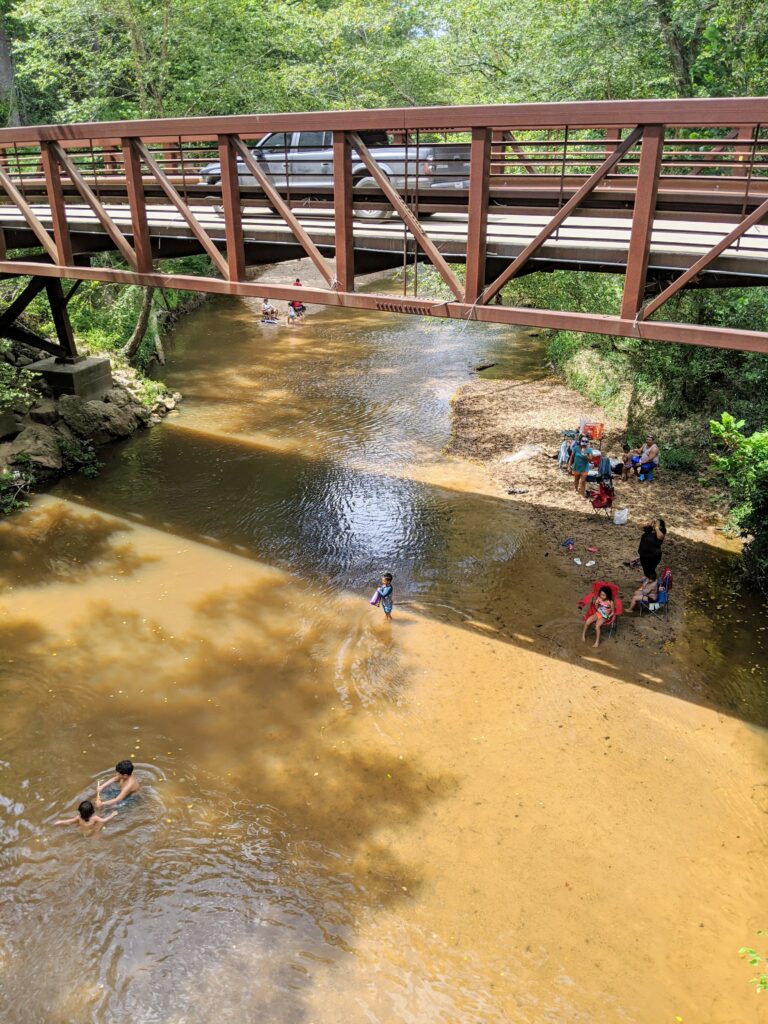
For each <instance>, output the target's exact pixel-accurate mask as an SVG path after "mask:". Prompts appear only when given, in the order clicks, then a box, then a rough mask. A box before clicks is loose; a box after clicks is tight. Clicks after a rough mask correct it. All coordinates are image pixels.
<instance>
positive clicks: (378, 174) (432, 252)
mask: <svg viewBox="0 0 768 1024" xmlns="http://www.w3.org/2000/svg"><path fill="white" fill-rule="evenodd" d="M350 141H351V142H352V146H353V147H354V149H355V151H356V153H357V155H358V156H359V157H360V159H361V160H362V161H363V163H364V164H365V166H366V167H367V168H368V170H369V171H370V174H371V177H372V178H373V180H374V181H375V182H376V184H377V185H378V186H379V188H380V189H381V191H382V192H383V193H384V195H385V196H386V197H387V199H388V200H389V202H390V203H391V204H392V206H393V207H394V209H395V212H396V213H398V214H399V215H400V217H402V219H403V221H404V222H405V226H406V227H407V228H408V230H409V231H410V233H411V234H412V235H413V237H414V238H415V239H416V242H417V243H418V245H419V247H420V248H421V250H422V251H423V252H424V254H425V255H426V256H427V258H428V259H429V261H430V263H431V264H432V265H433V267H434V268H435V270H437V271H438V273H439V274H440V276H441V277H442V279H443V280H444V281H445V283H446V284H447V285H448V287H449V288H450V289H451V291H452V292H453V294H454V295H455V296H456V298H457V299H462V298H463V297H464V288H463V287H462V284H461V281H459V279H458V277H456V275H455V274H454V272H453V270H451V268H450V266H449V265H448V263H447V262H446V260H445V259H444V258H443V254H442V253H441V252H440V250H439V249H438V247H437V246H436V245H435V243H434V242H433V241H432V239H431V238H430V237H429V235H428V234H427V233H426V232H425V231H424V229H423V228H422V226H421V224H420V223H419V221H418V218H417V217H415V216H414V215H413V214H412V213H411V211H410V210H409V209H408V204H407V203H406V202H405V200H404V199H403V198H402V197H401V196H400V195H399V193H398V192H397V190H396V189H395V188H394V186H393V185H392V182H391V181H390V180H389V178H388V177H387V176H386V174H385V173H384V172H383V171H382V169H381V168H380V167H379V165H378V164H377V163H376V161H375V160H374V159H373V157H372V156H371V153H370V151H369V149H368V147H367V146H366V145H365V143H364V142H363V140H362V139H361V138H360V136H359V135H358V133H357V132H350Z"/></svg>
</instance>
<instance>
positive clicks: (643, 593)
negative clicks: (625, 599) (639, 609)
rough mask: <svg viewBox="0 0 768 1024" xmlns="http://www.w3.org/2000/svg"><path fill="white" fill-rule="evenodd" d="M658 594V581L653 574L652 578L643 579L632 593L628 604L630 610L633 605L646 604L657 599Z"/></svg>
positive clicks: (633, 607) (631, 610)
mask: <svg viewBox="0 0 768 1024" xmlns="http://www.w3.org/2000/svg"><path fill="white" fill-rule="evenodd" d="M658 596H659V581H658V579H657V578H656V577H655V576H654V577H653V579H652V580H643V582H642V583H641V584H640V586H639V587H638V588H637V590H636V591H635V592H634V594H633V595H632V602H631V604H630V606H629V610H630V612H633V611H634V610H635V605H638V604H648V603H649V602H650V601H655V600H657V598H658Z"/></svg>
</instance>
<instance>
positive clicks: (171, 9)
mask: <svg viewBox="0 0 768 1024" xmlns="http://www.w3.org/2000/svg"><path fill="white" fill-rule="evenodd" d="M0 13H1V14H2V24H1V25H0V29H2V31H0V44H2V32H4V33H5V37H7V42H8V45H7V46H6V47H5V49H6V50H7V57H6V58H5V63H7V61H8V60H11V59H12V61H13V64H14V65H15V89H16V94H17V106H18V109H19V111H20V112H21V116H22V117H23V119H24V120H25V121H27V122H29V123H31V122H50V121H66V120H102V119H113V118H127V117H136V116H158V115H166V116H185V115H193V114H213V113H220V114H232V113H245V112H260V111H279V110H307V109H321V108H326V107H327V108H339V107H371V106H383V105H394V106H411V105H423V104H432V103H483V102H495V103H500V102H524V101H557V100H567V99H621V98H628V97H642V96H652V95H653V96H707V95H750V94H751V95H755V94H762V93H765V92H766V91H768V59H767V58H768V0H756V2H748V0H611V3H604V2H598V0H464V2H463V3H461V4H456V3H451V2H449V0H421V2H419V3H416V2H414V0H405V2H397V0H379V2H378V3H376V4H370V3H365V2H363V0H293V2H291V3H280V2H277V0H205V2H203V0H15V2H14V0H5V2H3V3H0ZM2 50H3V45H0V65H2V64H3V63H4V59H3V55H2ZM1 72H2V67H1V66H0V86H3V82H4V81H5V78H4V77H3V75H2V73H1ZM3 87H4V88H7V86H3ZM7 106H8V110H9V111H10V109H11V106H12V104H8V105H7Z"/></svg>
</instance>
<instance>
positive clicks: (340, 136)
mask: <svg viewBox="0 0 768 1024" xmlns="http://www.w3.org/2000/svg"><path fill="white" fill-rule="evenodd" d="M333 212H334V220H335V230H336V287H337V288H338V289H339V291H342V292H353V291H354V290H355V236H354V229H353V221H352V149H351V147H350V145H349V136H348V135H347V133H346V132H334V133H333Z"/></svg>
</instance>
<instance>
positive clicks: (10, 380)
mask: <svg viewBox="0 0 768 1024" xmlns="http://www.w3.org/2000/svg"><path fill="white" fill-rule="evenodd" d="M36 398H38V394H37V391H36V390H35V375H34V374H32V373H30V372H29V370H23V369H19V368H18V367H16V366H11V365H10V363H6V362H3V361H0V412H3V411H4V410H6V409H12V408H13V407H14V406H17V405H24V406H28V405H31V404H32V403H33V402H34V401H35V399H36Z"/></svg>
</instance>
